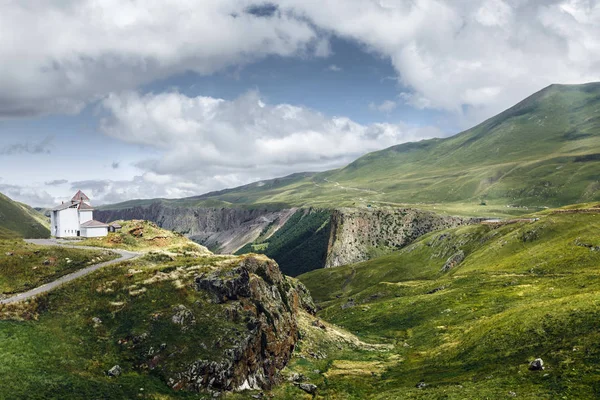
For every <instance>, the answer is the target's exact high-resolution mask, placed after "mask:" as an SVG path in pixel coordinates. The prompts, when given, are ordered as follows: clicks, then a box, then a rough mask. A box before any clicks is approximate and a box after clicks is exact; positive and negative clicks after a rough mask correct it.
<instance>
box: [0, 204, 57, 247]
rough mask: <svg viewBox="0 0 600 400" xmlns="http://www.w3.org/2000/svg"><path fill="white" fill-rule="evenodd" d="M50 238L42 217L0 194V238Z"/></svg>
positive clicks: (46, 224)
mask: <svg viewBox="0 0 600 400" xmlns="http://www.w3.org/2000/svg"><path fill="white" fill-rule="evenodd" d="M49 236H50V229H49V228H48V223H47V222H46V223H44V217H43V216H42V215H41V214H40V215H38V213H37V212H36V211H35V210H33V209H32V208H30V207H28V206H25V205H23V204H20V203H17V202H15V201H12V200H11V199H9V198H8V197H6V196H5V195H3V194H2V193H0V238H2V237H4V238H10V237H26V238H46V237H49Z"/></svg>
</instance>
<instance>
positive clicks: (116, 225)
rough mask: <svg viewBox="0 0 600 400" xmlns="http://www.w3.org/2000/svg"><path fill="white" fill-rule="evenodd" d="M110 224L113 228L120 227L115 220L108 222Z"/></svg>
mask: <svg viewBox="0 0 600 400" xmlns="http://www.w3.org/2000/svg"><path fill="white" fill-rule="evenodd" d="M110 226H112V227H113V228H122V226H121V225H120V224H117V223H116V222H113V223H112V224H110Z"/></svg>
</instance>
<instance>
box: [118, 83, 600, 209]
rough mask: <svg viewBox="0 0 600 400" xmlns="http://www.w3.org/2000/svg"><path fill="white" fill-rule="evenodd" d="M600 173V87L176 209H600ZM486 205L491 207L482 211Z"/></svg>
mask: <svg viewBox="0 0 600 400" xmlns="http://www.w3.org/2000/svg"><path fill="white" fill-rule="evenodd" d="M599 167H600V83H590V84H585V85H552V86H549V87H547V88H546V89H543V90H541V91H540V92H538V93H535V94H534V95H532V96H530V97H529V98H527V99H525V100H523V101H522V102H520V103H519V104H517V105H515V106H514V107H512V108H510V109H508V110H506V111H504V112H502V113H500V114H498V115H497V116H495V117H493V118H490V119H489V120H487V121H485V122H483V123H481V124H479V125H477V126H476V127H474V128H472V129H469V130H467V131H464V132H462V133H459V134H457V135H455V136H452V137H449V138H446V139H432V140H424V141H421V142H416V143H405V144H401V145H398V146H393V147H390V148H388V149H385V150H382V151H378V152H374V153H369V154H367V155H365V156H363V157H361V158H359V159H357V160H356V161H354V162H353V163H351V164H349V165H348V166H346V167H345V168H342V169H339V170H333V171H327V172H323V173H319V174H309V173H307V174H295V175H292V176H289V177H286V178H281V179H276V180H270V181H263V182H257V183H253V184H250V185H246V186H242V187H239V188H235V189H228V190H224V191H220V192H213V193H208V194H206V195H203V196H198V197H192V198H187V199H181V200H177V201H174V203H175V204H177V205H182V206H218V207H241V206H252V205H255V204H262V205H264V204H272V205H273V206H282V205H283V206H306V205H310V206H318V207H338V206H340V205H363V206H365V205H368V204H372V205H377V204H392V205H393V204H421V207H428V206H429V205H435V204H436V203H437V204H439V203H443V205H442V206H440V207H437V209H438V210H442V211H444V210H445V211H449V212H453V213H460V214H470V215H473V214H482V213H485V214H488V215H493V214H497V215H506V214H514V213H519V212H521V213H522V212H523V211H519V210H518V209H516V208H511V207H510V206H529V207H532V206H533V207H536V206H537V207H544V206H547V207H553V206H562V205H566V204H573V203H577V202H587V201H595V200H600V181H599V177H598V173H597V171H598V168H599ZM145 202H146V203H147V202H148V201H145ZM134 203H135V204H137V202H133V203H131V202H129V203H127V204H123V205H117V206H114V207H127V206H131V205H135V204H134ZM481 203H486V204H487V208H485V209H482V206H480V204H481ZM507 206H509V208H507Z"/></svg>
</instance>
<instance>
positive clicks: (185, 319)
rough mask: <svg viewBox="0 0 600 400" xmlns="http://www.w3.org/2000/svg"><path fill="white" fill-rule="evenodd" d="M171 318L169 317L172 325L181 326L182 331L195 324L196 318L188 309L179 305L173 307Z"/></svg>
mask: <svg viewBox="0 0 600 400" xmlns="http://www.w3.org/2000/svg"><path fill="white" fill-rule="evenodd" d="M173 312H174V313H175V314H173V316H172V317H171V321H172V322H173V323H174V324H177V325H181V329H182V330H186V329H188V328H189V327H190V326H191V325H194V324H195V323H196V317H195V316H194V314H193V313H192V312H191V311H190V309H189V308H187V307H186V306H184V305H183V304H179V305H178V306H176V307H173Z"/></svg>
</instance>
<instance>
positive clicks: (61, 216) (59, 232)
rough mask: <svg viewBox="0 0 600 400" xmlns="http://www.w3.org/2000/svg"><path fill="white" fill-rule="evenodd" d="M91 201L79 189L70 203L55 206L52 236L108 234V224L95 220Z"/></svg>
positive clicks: (51, 222) (52, 216) (51, 220)
mask: <svg viewBox="0 0 600 400" xmlns="http://www.w3.org/2000/svg"><path fill="white" fill-rule="evenodd" d="M89 201H90V198H89V197H87V196H86V195H85V194H84V193H83V192H82V191H81V190H79V191H78V192H77V193H76V194H75V196H73V198H72V199H71V202H70V203H63V204H61V205H60V206H57V207H55V208H54V209H53V210H52V214H51V215H50V227H51V233H52V236H55V237H57V238H64V237H78V236H81V237H102V236H106V235H107V234H108V225H107V224H105V223H103V222H99V221H95V220H94V216H93V212H94V208H93V207H92V206H91V205H90V203H89Z"/></svg>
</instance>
